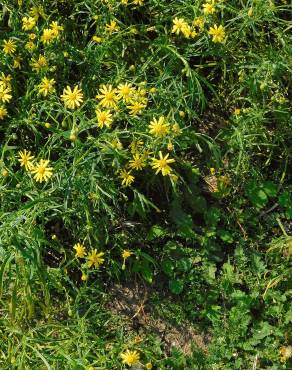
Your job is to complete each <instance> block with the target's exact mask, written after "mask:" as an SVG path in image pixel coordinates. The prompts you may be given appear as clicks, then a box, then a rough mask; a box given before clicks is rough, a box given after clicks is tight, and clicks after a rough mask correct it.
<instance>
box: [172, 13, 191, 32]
mask: <svg viewBox="0 0 292 370" xmlns="http://www.w3.org/2000/svg"><path fill="white" fill-rule="evenodd" d="M172 22H173V26H172V30H171V32H172V33H175V34H177V35H179V34H180V33H183V30H184V29H185V28H186V27H188V24H187V22H186V21H185V20H184V19H183V18H177V17H176V18H174V20H173V21H172Z"/></svg>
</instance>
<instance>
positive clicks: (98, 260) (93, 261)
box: [87, 249, 104, 268]
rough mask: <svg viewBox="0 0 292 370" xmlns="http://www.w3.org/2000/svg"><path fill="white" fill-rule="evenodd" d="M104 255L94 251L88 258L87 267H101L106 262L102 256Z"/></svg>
mask: <svg viewBox="0 0 292 370" xmlns="http://www.w3.org/2000/svg"><path fill="white" fill-rule="evenodd" d="M103 255H104V253H103V252H99V253H97V250H96V249H94V250H93V251H91V253H90V254H88V256H87V265H88V267H91V266H94V267H96V268H97V267H99V266H100V265H101V264H103V262H104V258H102V256H103Z"/></svg>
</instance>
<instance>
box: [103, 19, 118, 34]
mask: <svg viewBox="0 0 292 370" xmlns="http://www.w3.org/2000/svg"><path fill="white" fill-rule="evenodd" d="M119 29H120V28H119V26H118V25H117V22H116V21H114V20H111V21H110V23H107V24H106V25H105V30H106V31H107V32H109V34H112V33H113V32H115V31H116V32H118V31H119Z"/></svg>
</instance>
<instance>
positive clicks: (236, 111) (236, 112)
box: [233, 108, 241, 116]
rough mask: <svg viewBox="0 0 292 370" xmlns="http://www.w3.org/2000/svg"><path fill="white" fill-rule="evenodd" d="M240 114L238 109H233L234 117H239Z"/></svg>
mask: <svg viewBox="0 0 292 370" xmlns="http://www.w3.org/2000/svg"><path fill="white" fill-rule="evenodd" d="M240 112H241V110H240V108H235V109H234V112H233V113H234V115H235V116H239V115H240Z"/></svg>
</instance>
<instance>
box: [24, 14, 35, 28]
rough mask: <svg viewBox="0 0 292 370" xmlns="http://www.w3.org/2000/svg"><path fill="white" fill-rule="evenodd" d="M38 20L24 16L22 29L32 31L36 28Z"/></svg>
mask: <svg viewBox="0 0 292 370" xmlns="http://www.w3.org/2000/svg"><path fill="white" fill-rule="evenodd" d="M35 24H36V20H35V18H33V17H23V18H22V29H23V30H25V31H30V30H31V29H33V28H34V26H35Z"/></svg>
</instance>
